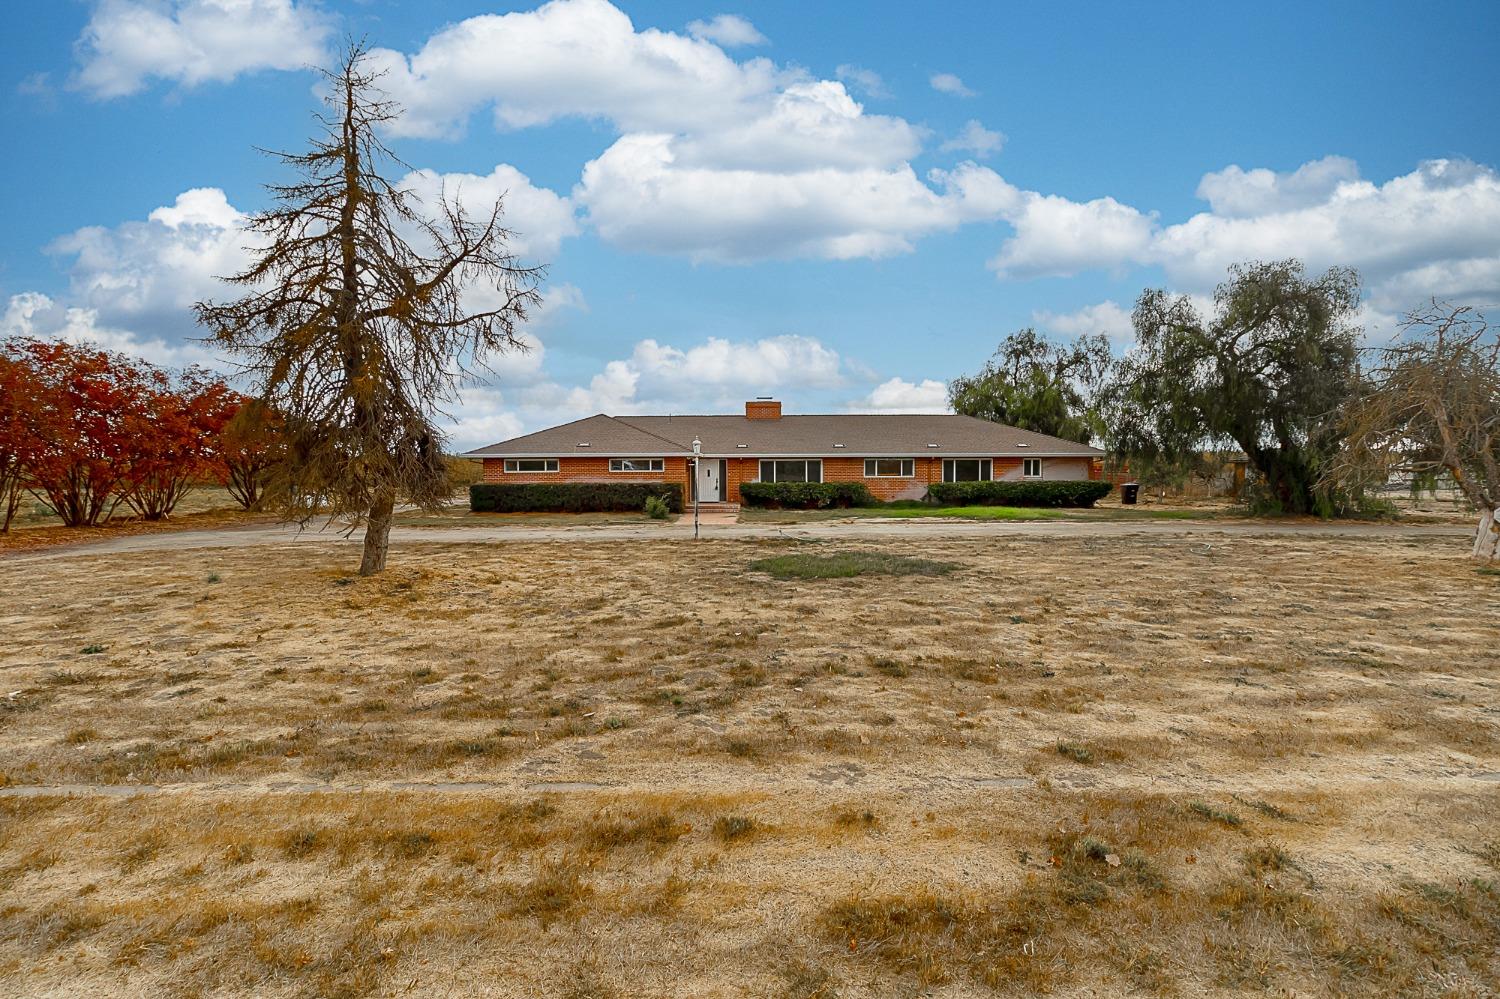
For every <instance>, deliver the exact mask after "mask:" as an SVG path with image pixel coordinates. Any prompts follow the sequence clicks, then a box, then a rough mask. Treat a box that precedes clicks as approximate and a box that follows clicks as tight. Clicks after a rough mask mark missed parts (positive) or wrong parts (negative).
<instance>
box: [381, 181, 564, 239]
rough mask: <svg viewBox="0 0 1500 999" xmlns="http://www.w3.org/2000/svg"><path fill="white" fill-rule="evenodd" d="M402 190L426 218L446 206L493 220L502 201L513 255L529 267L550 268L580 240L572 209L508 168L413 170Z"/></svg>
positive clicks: (400, 184)
mask: <svg viewBox="0 0 1500 999" xmlns="http://www.w3.org/2000/svg"><path fill="white" fill-rule="evenodd" d="M397 186H398V187H400V188H402V189H403V190H407V191H410V192H412V193H413V194H415V195H416V196H417V197H418V198H419V199H420V200H421V205H420V206H419V208H418V210H419V211H422V212H426V213H436V212H437V210H438V206H439V205H441V204H442V203H443V202H444V201H447V202H450V203H456V204H460V205H462V206H463V207H464V208H465V209H466V210H467V211H468V213H469V214H470V215H471V216H473V217H475V218H488V217H489V212H490V209H491V208H492V207H493V206H494V204H495V202H496V201H497V200H498V201H500V202H501V207H502V211H503V215H502V216H501V224H502V225H504V226H505V228H506V229H509V230H510V231H511V232H513V233H514V234H515V235H514V237H513V238H512V239H511V240H510V242H509V246H510V249H511V252H513V253H515V254H516V255H517V256H518V257H520V258H521V260H522V261H523V262H525V263H547V262H548V261H550V260H552V259H553V258H554V257H556V256H557V252H558V248H559V247H560V246H561V244H562V241H563V240H564V239H565V238H567V237H569V236H576V235H577V234H578V220H577V218H575V217H574V214H573V205H572V203H571V202H570V201H569V200H568V199H567V198H566V197H563V196H561V195H559V194H557V193H556V192H553V191H550V190H548V189H547V188H545V187H536V186H534V185H533V184H532V183H531V178H529V177H527V176H526V175H525V174H524V173H522V172H521V171H519V170H517V169H516V168H515V167H513V166H511V165H510V164H508V163H501V164H499V165H497V166H496V167H495V169H493V170H491V171H490V172H489V173H488V174H472V173H438V172H437V171H435V170H414V171H412V172H411V173H409V174H407V175H406V176H405V177H404V178H402V179H401V180H400V181H399V182H398V184H397Z"/></svg>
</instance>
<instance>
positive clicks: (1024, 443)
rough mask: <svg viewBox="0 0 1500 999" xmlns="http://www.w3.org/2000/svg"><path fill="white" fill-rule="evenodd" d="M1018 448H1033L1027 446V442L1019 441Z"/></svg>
mask: <svg viewBox="0 0 1500 999" xmlns="http://www.w3.org/2000/svg"><path fill="white" fill-rule="evenodd" d="M1016 447H1031V445H1030V444H1027V443H1026V442H1025V441H1017V442H1016Z"/></svg>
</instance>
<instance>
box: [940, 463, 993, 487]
mask: <svg viewBox="0 0 1500 999" xmlns="http://www.w3.org/2000/svg"><path fill="white" fill-rule="evenodd" d="M993 470H994V466H993V464H991V461H990V459H989V458H944V459H943V481H944V482H988V481H990V479H991V478H992V476H991V474H990V473H991V472H992V471H993Z"/></svg>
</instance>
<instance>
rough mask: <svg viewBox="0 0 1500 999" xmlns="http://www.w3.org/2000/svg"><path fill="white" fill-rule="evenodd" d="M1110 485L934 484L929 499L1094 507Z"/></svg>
mask: <svg viewBox="0 0 1500 999" xmlns="http://www.w3.org/2000/svg"><path fill="white" fill-rule="evenodd" d="M1111 488H1113V487H1112V486H1110V484H1109V483H1108V482H1094V481H1091V480H1088V479H1083V480H1080V481H1077V482H1028V481H1024V480H1023V481H1019V482H934V483H933V484H932V485H930V486H928V487H927V497H928V498H929V499H931V500H934V501H936V502H938V503H943V504H946V505H949V506H1093V505H1094V501H1095V500H1098V499H1101V498H1102V497H1104V496H1105V495H1106V494H1108V493H1109V491H1110V489H1111Z"/></svg>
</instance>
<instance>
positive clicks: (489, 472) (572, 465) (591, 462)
mask: <svg viewBox="0 0 1500 999" xmlns="http://www.w3.org/2000/svg"><path fill="white" fill-rule="evenodd" d="M663 461H664V465H663V471H660V472H611V471H610V470H609V459H608V458H602V457H600V458H596V457H594V456H593V455H589V456H587V457H580V456H573V455H564V456H562V457H560V458H558V459H557V471H555V472H507V471H505V459H503V458H486V459H484V481H486V482H502V483H503V482H513V483H515V484H517V485H522V484H525V483H529V482H675V483H677V484H678V485H680V486H682V495H683V498H684V499H686V498H687V497H689V496H691V495H692V490H691V486H690V485H689V483H688V462H687V459H686V458H665V459H663Z"/></svg>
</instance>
